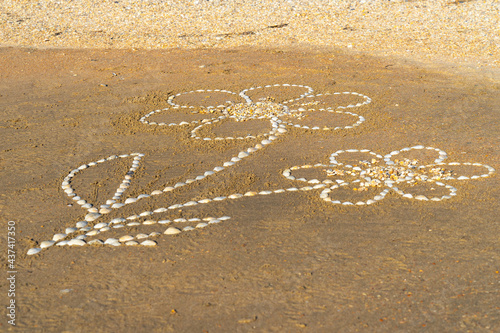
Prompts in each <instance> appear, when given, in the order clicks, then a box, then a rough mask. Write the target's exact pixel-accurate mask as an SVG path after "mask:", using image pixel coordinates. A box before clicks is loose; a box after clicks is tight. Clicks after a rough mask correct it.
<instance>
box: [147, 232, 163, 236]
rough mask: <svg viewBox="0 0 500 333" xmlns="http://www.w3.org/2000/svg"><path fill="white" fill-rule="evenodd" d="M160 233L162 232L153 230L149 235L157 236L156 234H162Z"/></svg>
mask: <svg viewBox="0 0 500 333" xmlns="http://www.w3.org/2000/svg"><path fill="white" fill-rule="evenodd" d="M160 235H161V232H158V231H153V232H152V233H150V234H149V237H156V236H160Z"/></svg>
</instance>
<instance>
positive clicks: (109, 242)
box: [104, 238, 118, 244]
mask: <svg viewBox="0 0 500 333" xmlns="http://www.w3.org/2000/svg"><path fill="white" fill-rule="evenodd" d="M116 242H118V239H116V238H108V239H106V241H105V242H104V244H111V243H116Z"/></svg>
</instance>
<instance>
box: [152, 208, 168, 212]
mask: <svg viewBox="0 0 500 333" xmlns="http://www.w3.org/2000/svg"><path fill="white" fill-rule="evenodd" d="M167 210H168V209H167V208H164V207H162V208H158V209H155V210H153V212H154V213H164V212H166V211H167Z"/></svg>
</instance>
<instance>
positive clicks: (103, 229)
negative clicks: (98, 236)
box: [99, 227, 111, 232]
mask: <svg viewBox="0 0 500 333" xmlns="http://www.w3.org/2000/svg"><path fill="white" fill-rule="evenodd" d="M108 230H111V228H110V227H104V228H101V229H99V231H100V232H104V231H108Z"/></svg>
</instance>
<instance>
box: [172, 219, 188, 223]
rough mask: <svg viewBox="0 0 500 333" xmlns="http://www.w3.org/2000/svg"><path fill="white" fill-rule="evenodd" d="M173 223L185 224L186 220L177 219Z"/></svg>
mask: <svg viewBox="0 0 500 333" xmlns="http://www.w3.org/2000/svg"><path fill="white" fill-rule="evenodd" d="M174 222H176V223H182V222H187V220H186V219H185V218H178V219H175V220H174Z"/></svg>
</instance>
